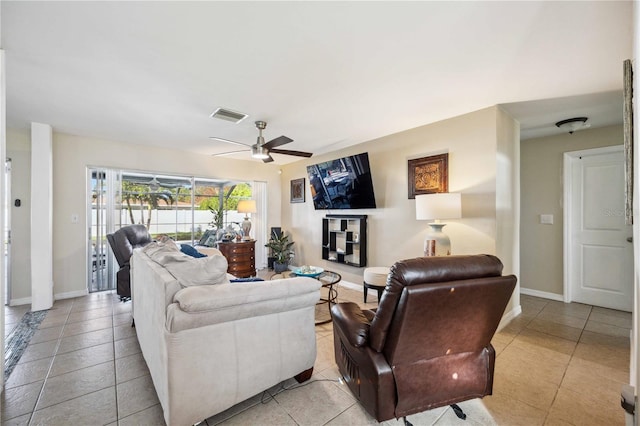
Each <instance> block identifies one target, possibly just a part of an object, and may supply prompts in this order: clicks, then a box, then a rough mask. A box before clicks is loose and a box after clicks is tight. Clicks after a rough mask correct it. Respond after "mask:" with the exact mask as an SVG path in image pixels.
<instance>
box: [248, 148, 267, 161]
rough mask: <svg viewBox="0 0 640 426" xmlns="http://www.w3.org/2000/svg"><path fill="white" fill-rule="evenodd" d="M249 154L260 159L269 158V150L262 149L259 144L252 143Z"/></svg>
mask: <svg viewBox="0 0 640 426" xmlns="http://www.w3.org/2000/svg"><path fill="white" fill-rule="evenodd" d="M251 156H252V157H253V158H259V159H261V160H265V159H267V158H269V151H268V150H266V149H264V148H263V147H261V146H256V145H254V146H252V147H251Z"/></svg>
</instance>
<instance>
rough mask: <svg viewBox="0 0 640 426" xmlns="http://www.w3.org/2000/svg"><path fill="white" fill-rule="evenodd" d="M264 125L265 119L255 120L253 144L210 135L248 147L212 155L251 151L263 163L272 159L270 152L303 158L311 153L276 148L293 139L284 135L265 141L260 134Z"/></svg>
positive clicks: (222, 140) (218, 139) (265, 123)
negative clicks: (255, 136)
mask: <svg viewBox="0 0 640 426" xmlns="http://www.w3.org/2000/svg"><path fill="white" fill-rule="evenodd" d="M266 127H267V122H266V121H256V128H257V129H258V132H259V134H258V140H257V141H256V143H255V144H253V145H249V144H246V143H242V142H235V141H230V140H229V139H223V138H217V137H211V139H215V140H217V141H221V142H227V143H232V144H235V145H242V146H246V147H247V148H248V149H241V150H238V151H230V152H222V153H220V154H213V155H214V156H221V155H229V154H235V153H236V152H244V151H251V156H252V157H253V158H258V159H260V160H262V161H263V162H265V163H270V162H272V161H273V157H271V155H270V154H284V155H293V156H296V157H305V158H309V157H311V156H312V155H313V154H312V153H310V152H303V151H291V150H288V149H278V148H276V147H278V146H281V145H284V144H287V143H289V142H293V139H291V138H288V137H286V136H280V137H278V138H275V139H272V140H270V141H269V142H266V143H265V141H264V137H263V136H262V131H263V130H264V129H265V128H266Z"/></svg>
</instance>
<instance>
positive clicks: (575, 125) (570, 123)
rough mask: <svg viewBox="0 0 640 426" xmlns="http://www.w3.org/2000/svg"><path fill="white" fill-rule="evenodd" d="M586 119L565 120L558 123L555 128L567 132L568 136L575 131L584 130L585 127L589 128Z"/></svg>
mask: <svg viewBox="0 0 640 426" xmlns="http://www.w3.org/2000/svg"><path fill="white" fill-rule="evenodd" d="M587 120H588V118H587V117H575V118H568V119H566V120H562V121H558V122H557V123H556V126H557V127H558V128H560V129H562V130H565V131H567V132H569V134H573V132H575V131H576V130H582V129H586V128H587V127H591V124H587Z"/></svg>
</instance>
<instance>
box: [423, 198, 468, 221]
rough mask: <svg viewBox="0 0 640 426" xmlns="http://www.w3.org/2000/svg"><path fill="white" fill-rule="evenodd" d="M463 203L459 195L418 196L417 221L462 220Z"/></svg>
mask: <svg viewBox="0 0 640 426" xmlns="http://www.w3.org/2000/svg"><path fill="white" fill-rule="evenodd" d="M461 217H462V203H461V200H460V194H459V193H452V192H446V193H439V194H422V195H416V219H417V220H433V219H438V220H440V219H460V218H461Z"/></svg>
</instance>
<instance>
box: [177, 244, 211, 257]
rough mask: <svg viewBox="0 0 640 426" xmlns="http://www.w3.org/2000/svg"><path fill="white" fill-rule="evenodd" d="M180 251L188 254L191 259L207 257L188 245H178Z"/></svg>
mask: <svg viewBox="0 0 640 426" xmlns="http://www.w3.org/2000/svg"><path fill="white" fill-rule="evenodd" d="M180 251H181V252H183V253H184V254H188V255H189V256H191V257H207V255H206V254H202V253H200V252H199V251H198V250H196V249H195V248H193V247H191V246H190V245H189V244H180Z"/></svg>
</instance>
